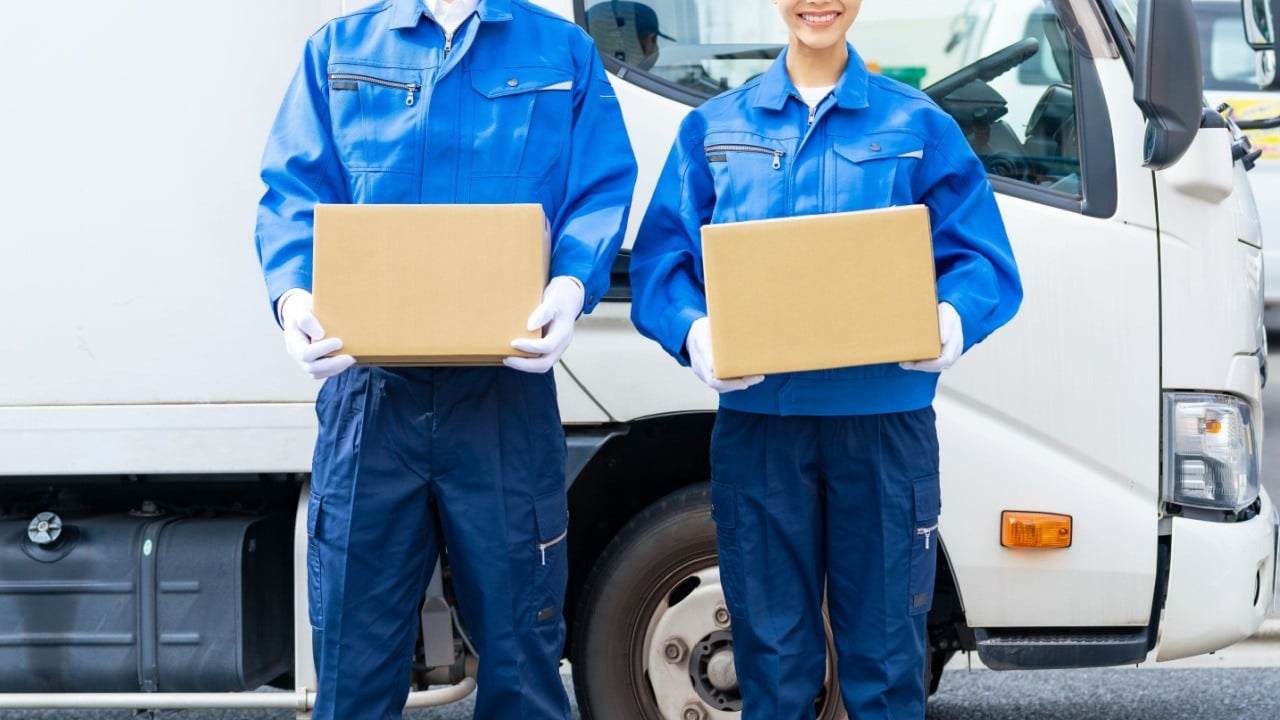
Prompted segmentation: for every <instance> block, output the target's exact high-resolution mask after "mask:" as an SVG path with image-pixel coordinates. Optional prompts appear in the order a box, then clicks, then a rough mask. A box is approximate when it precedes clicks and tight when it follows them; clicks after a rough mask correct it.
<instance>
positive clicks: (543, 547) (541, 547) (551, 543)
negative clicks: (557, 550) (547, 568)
mask: <svg viewBox="0 0 1280 720" xmlns="http://www.w3.org/2000/svg"><path fill="white" fill-rule="evenodd" d="M567 537H569V529H568V528H565V531H564V532H562V533H560V534H559V535H557V536H555V537H553V538H551V539H550V540H548V541H546V542H544V543H538V552H540V553H542V564H543V565H546V564H547V548H551V547H555V546H556V545H559V544H560V543H562V542H564V539H565V538H567Z"/></svg>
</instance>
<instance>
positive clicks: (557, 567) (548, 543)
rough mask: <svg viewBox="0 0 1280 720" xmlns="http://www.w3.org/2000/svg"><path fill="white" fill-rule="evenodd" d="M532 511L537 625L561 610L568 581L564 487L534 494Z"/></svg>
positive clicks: (566, 520) (567, 519)
mask: <svg viewBox="0 0 1280 720" xmlns="http://www.w3.org/2000/svg"><path fill="white" fill-rule="evenodd" d="M533 514H534V522H536V523H537V525H538V534H537V537H538V543H537V548H536V550H537V552H536V554H535V556H534V562H536V563H537V565H536V566H535V568H534V576H535V579H534V583H533V587H534V588H535V594H534V603H533V612H534V620H533V622H534V624H535V625H540V624H543V623H547V622H551V621H552V620H553V619H555V618H556V617H557V616H559V615H562V614H563V612H564V610H563V605H564V592H565V586H566V585H567V584H568V582H569V552H568V543H567V541H568V538H569V505H568V498H567V497H566V496H565V493H564V491H563V490H559V491H556V492H553V493H548V494H546V495H542V496H540V497H537V498H534V500H533Z"/></svg>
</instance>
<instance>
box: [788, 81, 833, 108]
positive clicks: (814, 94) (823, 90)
mask: <svg viewBox="0 0 1280 720" xmlns="http://www.w3.org/2000/svg"><path fill="white" fill-rule="evenodd" d="M835 89H836V86H835V85H824V86H823V87H798V88H796V90H797V91H799V93H800V97H801V98H804V102H805V104H806V105H808V106H809V107H811V108H816V107H818V103H820V102H822V100H823V99H824V98H825V97H826V96H828V95H830V94H831V91H832V90H835Z"/></svg>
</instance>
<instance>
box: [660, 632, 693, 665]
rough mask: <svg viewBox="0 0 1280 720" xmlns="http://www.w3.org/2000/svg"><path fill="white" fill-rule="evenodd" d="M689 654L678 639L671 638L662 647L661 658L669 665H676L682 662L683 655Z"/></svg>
mask: <svg viewBox="0 0 1280 720" xmlns="http://www.w3.org/2000/svg"><path fill="white" fill-rule="evenodd" d="M688 653H689V648H688V646H686V645H685V644H684V641H683V640H681V639H680V638H671V639H670V640H668V641H667V642H666V643H664V644H663V646H662V656H663V657H665V658H666V659H667V662H669V663H678V662H680V661H681V660H684V658H685V655H687V654H688Z"/></svg>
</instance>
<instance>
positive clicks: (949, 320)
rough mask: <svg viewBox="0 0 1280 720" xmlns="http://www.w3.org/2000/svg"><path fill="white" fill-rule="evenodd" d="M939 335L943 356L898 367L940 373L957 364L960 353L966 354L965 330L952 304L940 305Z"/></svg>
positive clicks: (902, 364) (901, 364) (900, 364)
mask: <svg viewBox="0 0 1280 720" xmlns="http://www.w3.org/2000/svg"><path fill="white" fill-rule="evenodd" d="M938 335H939V336H940V338H941V340H942V354H941V355H939V356H938V357H937V359H934V360H921V361H919V362H904V363H898V365H899V366H900V367H902V369H904V370H919V371H921V372H935V373H940V372H942V371H943V370H947V369H949V368H950V367H951V366H952V365H955V364H956V361H957V360H959V359H960V353H962V352H964V328H963V327H962V326H961V324H960V313H958V312H956V309H955V308H953V307H951V303H945V302H940V303H938Z"/></svg>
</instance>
